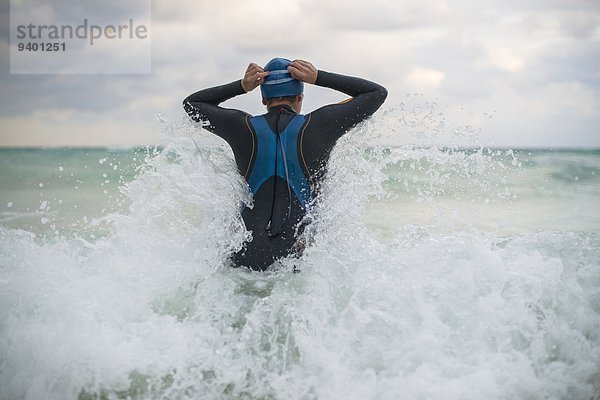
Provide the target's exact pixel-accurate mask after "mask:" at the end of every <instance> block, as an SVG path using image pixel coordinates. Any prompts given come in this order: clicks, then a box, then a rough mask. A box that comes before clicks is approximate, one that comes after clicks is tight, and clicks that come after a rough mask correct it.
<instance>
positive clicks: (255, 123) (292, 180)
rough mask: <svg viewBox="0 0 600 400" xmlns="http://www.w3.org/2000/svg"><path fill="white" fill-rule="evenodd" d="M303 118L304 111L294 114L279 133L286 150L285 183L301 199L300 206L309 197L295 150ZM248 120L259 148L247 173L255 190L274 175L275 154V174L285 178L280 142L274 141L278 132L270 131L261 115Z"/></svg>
mask: <svg viewBox="0 0 600 400" xmlns="http://www.w3.org/2000/svg"><path fill="white" fill-rule="evenodd" d="M304 120H305V116H304V115H296V116H295V117H294V118H293V119H292V120H291V121H290V122H289V123H288V125H287V126H286V127H285V129H284V130H283V131H282V132H281V133H280V134H279V137H280V139H281V143H282V144H283V148H284V151H285V159H286V160H287V163H286V164H287V170H288V178H289V181H288V185H289V186H290V187H291V189H292V191H293V192H294V194H295V195H296V197H297V198H298V200H299V201H300V204H301V205H302V208H304V209H306V206H307V205H308V203H309V202H310V200H311V199H312V190H311V187H310V183H309V182H308V179H307V177H306V175H305V173H304V171H303V169H302V166H301V165H300V157H299V153H298V135H299V134H300V130H301V129H302V126H303V125H304ZM250 123H251V124H252V127H253V128H254V133H255V134H256V139H257V142H258V146H257V147H258V149H257V152H256V158H255V160H254V167H253V168H252V171H251V172H250V175H249V176H248V185H249V186H250V190H251V191H252V194H256V192H257V191H258V190H259V189H260V187H261V186H262V185H263V184H264V183H265V181H266V180H267V179H269V178H270V177H272V176H274V175H275V174H274V172H275V158H276V157H277V176H279V177H281V178H282V179H283V180H286V175H285V167H284V162H283V160H284V158H283V154H282V150H281V144H278V143H277V134H276V133H275V132H273V130H272V129H271V127H270V126H269V124H268V123H267V120H266V119H265V117H264V116H262V115H260V116H257V117H252V118H250Z"/></svg>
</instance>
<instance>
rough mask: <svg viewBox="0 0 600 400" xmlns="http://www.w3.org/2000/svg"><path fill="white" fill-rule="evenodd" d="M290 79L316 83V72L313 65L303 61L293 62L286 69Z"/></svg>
mask: <svg viewBox="0 0 600 400" xmlns="http://www.w3.org/2000/svg"><path fill="white" fill-rule="evenodd" d="M288 71H289V72H290V75H292V78H294V79H298V80H299V81H302V82H306V83H310V84H314V83H315V82H316V81H317V74H318V72H319V71H318V70H317V69H316V68H315V66H314V65H312V64H311V63H309V62H308V61H304V60H294V61H292V63H291V64H290V66H289V67H288Z"/></svg>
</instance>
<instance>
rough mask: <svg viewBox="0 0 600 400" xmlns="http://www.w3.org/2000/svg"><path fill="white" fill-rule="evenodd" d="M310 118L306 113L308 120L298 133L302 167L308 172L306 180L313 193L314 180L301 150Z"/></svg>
mask: <svg viewBox="0 0 600 400" xmlns="http://www.w3.org/2000/svg"><path fill="white" fill-rule="evenodd" d="M311 118H312V115H311V114H308V121H306V124H305V125H304V128H302V133H301V134H300V157H301V158H302V163H303V164H304V168H305V169H306V173H307V174H308V180H309V181H310V185H311V186H312V190H313V193H314V191H315V188H316V185H315V182H314V181H313V177H312V175H311V173H310V170H309V169H308V165H307V164H306V160H305V159H304V151H303V147H304V146H303V145H302V141H303V140H304V131H305V130H306V127H307V126H308V124H310V120H311Z"/></svg>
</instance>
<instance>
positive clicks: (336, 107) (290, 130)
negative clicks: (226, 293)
mask: <svg viewBox="0 0 600 400" xmlns="http://www.w3.org/2000/svg"><path fill="white" fill-rule="evenodd" d="M304 82H305V83H309V84H314V85H318V86H323V87H327V88H331V89H334V90H338V91H340V92H343V93H345V94H347V95H349V96H351V98H350V99H348V100H346V101H344V102H341V103H339V104H331V105H327V106H324V107H321V108H319V109H317V110H315V111H313V112H311V113H309V114H306V115H302V114H300V109H301V107H302V100H303V96H304V95H303V89H304V86H303V85H304ZM258 86H260V87H261V92H262V97H263V104H264V105H266V106H267V113H266V114H263V115H260V116H251V115H249V114H247V113H245V112H243V111H240V110H234V109H227V108H222V107H219V104H220V103H222V102H224V101H226V100H228V99H231V98H232V97H235V96H238V95H241V94H244V93H247V92H250V91H252V90H254V89H255V88H257V87H258ZM386 96H387V90H386V89H385V88H384V87H383V86H380V85H378V84H376V83H373V82H370V81H367V80H364V79H360V78H355V77H350V76H345V75H339V74H334V73H330V72H326V71H322V70H317V69H316V68H315V67H314V66H313V65H312V64H311V63H309V62H307V61H303V60H295V61H293V62H292V61H290V60H287V59H283V58H275V59H273V60H271V61H270V62H269V63H268V64H267V65H266V66H265V67H264V68H261V67H260V66H258V65H256V64H254V63H252V64H250V65H249V66H248V68H247V70H246V73H245V75H244V77H243V78H242V79H241V80H236V81H234V82H231V83H228V84H225V85H221V86H216V87H212V88H209V89H204V90H201V91H199V92H196V93H194V94H192V95H190V96H189V97H187V98H186V99H185V100H184V101H183V107H184V109H185V111H186V112H187V113H188V114H189V115H190V117H191V118H192V119H193V120H194V121H197V122H200V121H208V124H207V126H205V128H206V129H207V130H209V131H210V132H212V133H214V134H216V135H218V136H220V137H221V138H223V139H225V141H227V143H228V144H229V146H231V148H232V150H233V154H234V156H235V161H236V164H237V166H238V169H239V171H240V173H241V174H243V176H244V178H245V179H246V182H248V185H249V187H250V190H251V192H252V195H253V198H254V205H253V207H252V208H248V207H246V208H245V209H244V210H243V211H242V218H243V220H244V223H245V224H246V228H247V229H248V230H249V231H251V232H252V240H251V241H250V242H248V243H246V244H245V247H244V248H243V249H242V250H240V251H238V252H237V253H236V254H234V255H233V257H232V261H233V264H234V266H247V267H250V268H252V269H256V270H264V269H266V268H267V267H268V266H269V265H271V264H272V263H273V262H274V261H276V260H277V259H279V258H282V257H286V256H288V255H290V254H292V253H296V254H297V253H298V248H301V246H298V244H297V243H296V241H297V239H298V237H299V235H300V234H301V233H302V231H303V228H304V223H303V218H304V216H305V214H306V212H307V209H308V208H309V206H310V204H311V201H312V200H313V199H314V197H315V196H316V190H317V186H318V184H319V182H320V181H321V179H322V177H323V174H324V172H325V166H326V164H327V161H328V159H329V154H330V153H331V150H332V149H333V146H334V145H335V143H336V141H337V140H338V139H339V138H340V137H341V136H342V135H343V134H344V133H346V132H347V131H348V130H349V129H350V128H352V127H353V126H355V125H356V124H358V123H359V122H361V121H363V120H364V119H366V118H368V117H369V116H371V115H372V114H373V113H374V112H375V111H377V109H378V108H379V107H380V106H381V104H383V102H384V100H385V98H386Z"/></svg>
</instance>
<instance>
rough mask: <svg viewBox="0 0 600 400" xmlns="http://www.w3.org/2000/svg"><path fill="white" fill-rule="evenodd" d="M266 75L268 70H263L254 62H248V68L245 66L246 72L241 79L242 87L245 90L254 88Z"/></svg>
mask: <svg viewBox="0 0 600 400" xmlns="http://www.w3.org/2000/svg"><path fill="white" fill-rule="evenodd" d="M268 75H269V72H268V71H265V70H263V69H262V67H260V66H259V65H257V64H255V63H250V64H249V65H248V68H246V73H245V74H244V78H243V79H242V88H243V89H244V90H245V91H246V92H249V91H251V90H254V89H256V87H257V86H259V85H260V84H261V83H263V82H264V78H265V77H266V76H268Z"/></svg>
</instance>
